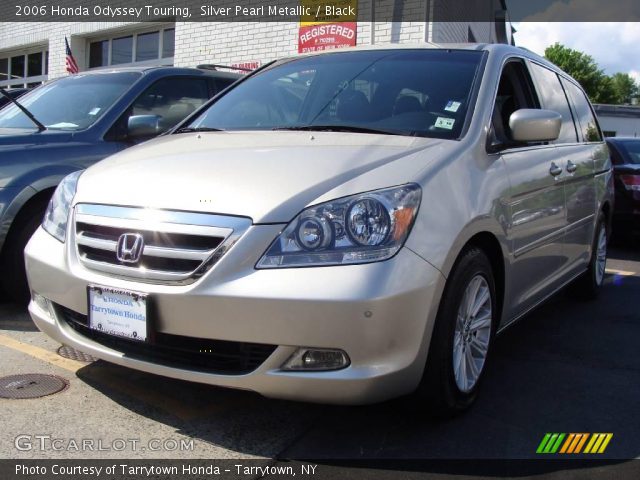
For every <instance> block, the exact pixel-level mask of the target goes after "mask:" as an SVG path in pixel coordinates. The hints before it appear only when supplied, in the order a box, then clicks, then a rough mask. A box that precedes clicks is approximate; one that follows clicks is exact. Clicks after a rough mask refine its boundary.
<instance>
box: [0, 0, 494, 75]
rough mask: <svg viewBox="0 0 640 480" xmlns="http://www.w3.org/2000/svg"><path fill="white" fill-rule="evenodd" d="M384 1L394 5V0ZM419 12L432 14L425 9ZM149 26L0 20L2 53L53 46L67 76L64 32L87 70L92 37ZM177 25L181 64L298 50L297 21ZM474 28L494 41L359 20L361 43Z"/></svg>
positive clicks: (56, 64)
mask: <svg viewBox="0 0 640 480" xmlns="http://www.w3.org/2000/svg"><path fill="white" fill-rule="evenodd" d="M380 1H381V2H384V1H387V2H391V3H390V4H392V2H393V1H394V0H380ZM367 2H370V0H361V1H360V6H359V8H370V4H367ZM420 4H421V0H415V2H411V1H407V2H404V3H403V7H402V8H403V9H408V10H411V11H412V12H413V13H416V14H417V13H419V12H422V10H424V6H421V5H420ZM368 5H369V6H368ZM376 5H378V4H376ZM412 9H413V10H412ZM420 9H422V10H420ZM408 10H407V11H408ZM414 10H415V12H414ZM400 13H404V12H400ZM420 14H421V15H422V14H424V18H426V17H427V11H426V10H425V11H424V12H422V13H420ZM163 25H166V24H163ZM150 27H153V24H149V23H121V22H91V23H80V22H75V23H62V22H59V23H36V22H33V23H31V22H25V23H17V22H16V23H13V22H5V23H0V57H4V56H10V55H12V54H19V53H23V54H24V53H25V51H26V49H27V48H30V47H44V48H48V50H49V78H55V77H58V76H62V75H66V71H65V48H64V37H65V36H66V37H68V38H69V42H70V46H71V49H72V51H73V53H74V56H75V58H76V60H77V62H78V64H79V66H80V69H81V70H84V69H86V68H87V52H86V49H87V47H88V39H89V38H91V37H96V36H99V35H110V34H112V33H115V32H122V33H125V32H134V31H136V30H140V29H145V28H150ZM175 28H176V44H175V57H174V64H175V65H176V66H195V65H198V64H200V63H223V64H230V63H239V62H249V61H259V62H261V63H265V62H267V61H269V60H272V59H274V58H278V57H282V56H288V55H294V54H296V53H297V51H298V37H297V34H298V23H297V22H219V23H213V22H208V23H204V22H176V24H175ZM469 28H470V29H471V30H472V31H473V34H474V35H475V37H476V39H477V40H478V41H480V42H482V41H495V32H494V30H495V29H494V27H493V24H492V23H468V22H466V23H465V22H457V23H453V22H451V23H442V22H435V23H428V22H374V23H372V22H359V23H358V33H357V35H358V36H357V43H358V44H359V45H369V44H372V43H374V44H384V43H407V42H424V41H433V42H465V41H467V35H468V29H469Z"/></svg>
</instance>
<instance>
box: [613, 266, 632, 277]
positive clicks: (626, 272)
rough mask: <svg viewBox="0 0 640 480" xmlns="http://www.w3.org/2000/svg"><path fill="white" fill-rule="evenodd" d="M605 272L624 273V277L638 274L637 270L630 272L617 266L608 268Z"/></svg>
mask: <svg viewBox="0 0 640 480" xmlns="http://www.w3.org/2000/svg"><path fill="white" fill-rule="evenodd" d="M605 272H606V273H612V274H614V275H622V276H623V277H631V276H633V275H637V273H636V272H628V271H626V270H617V269H615V268H607V269H606V270H605Z"/></svg>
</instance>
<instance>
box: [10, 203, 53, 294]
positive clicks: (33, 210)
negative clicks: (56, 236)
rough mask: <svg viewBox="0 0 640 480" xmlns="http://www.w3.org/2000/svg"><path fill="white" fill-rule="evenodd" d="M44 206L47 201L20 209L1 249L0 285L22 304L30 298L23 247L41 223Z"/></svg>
mask: <svg viewBox="0 0 640 480" xmlns="http://www.w3.org/2000/svg"><path fill="white" fill-rule="evenodd" d="M46 207H47V202H44V201H39V202H37V203H35V204H33V205H30V206H28V207H27V208H26V209H25V210H24V211H22V212H21V213H20V215H19V217H18V218H16V220H15V223H14V225H13V226H12V227H11V230H10V231H9V235H8V236H7V239H6V241H5V244H4V248H3V249H2V256H1V258H0V271H1V272H2V274H1V275H0V286H1V287H2V290H4V292H5V293H6V294H7V296H8V297H9V299H10V300H13V301H14V302H16V303H19V304H22V305H26V304H27V303H28V302H29V298H30V294H29V285H28V284H27V273H26V271H25V265H24V247H26V246H27V242H29V239H30V238H31V236H32V235H33V234H34V232H35V231H36V230H37V229H38V226H39V225H40V224H41V223H42V217H43V216H44V212H45V209H46Z"/></svg>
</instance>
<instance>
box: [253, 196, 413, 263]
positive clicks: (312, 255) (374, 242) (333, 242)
mask: <svg viewBox="0 0 640 480" xmlns="http://www.w3.org/2000/svg"><path fill="white" fill-rule="evenodd" d="M421 196H422V191H421V190H420V187H419V186H418V185H415V184H409V185H404V186H401V187H393V188H386V189H384V190H376V191H374V192H367V193H363V194H360V195H354V196H351V197H344V198H339V199H337V200H334V201H331V202H326V203H322V204H320V205H316V206H314V207H310V208H307V209H306V210H304V211H303V212H301V213H300V214H299V215H298V216H297V217H296V218H295V219H294V220H293V221H292V222H291V223H289V225H287V227H286V228H285V229H284V231H283V232H282V233H281V234H280V235H279V236H278V238H277V239H276V240H275V241H274V242H273V243H272V244H271V246H270V247H269V249H268V250H267V252H266V253H265V254H264V255H263V257H262V258H261V259H260V261H259V262H258V263H257V265H256V268H287V267H310V266H319V265H324V266H326V265H345V264H350V263H368V262H377V261H381V260H386V259H388V258H391V257H392V256H393V255H395V254H396V252H397V251H398V250H400V248H401V247H402V245H403V244H404V242H405V240H406V239H407V235H409V231H410V230H411V227H412V226H413V222H414V220H415V218H416V213H417V212H418V207H419V206H420V198H421Z"/></svg>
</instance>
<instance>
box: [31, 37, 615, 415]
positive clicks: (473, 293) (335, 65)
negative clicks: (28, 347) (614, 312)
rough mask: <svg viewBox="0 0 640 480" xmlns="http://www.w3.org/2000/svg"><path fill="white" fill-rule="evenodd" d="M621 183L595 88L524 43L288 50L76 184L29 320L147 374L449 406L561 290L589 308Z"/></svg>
mask: <svg viewBox="0 0 640 480" xmlns="http://www.w3.org/2000/svg"><path fill="white" fill-rule="evenodd" d="M612 189H613V184H612V172H611V165H610V159H609V154H608V151H607V147H606V145H605V144H604V143H603V141H602V134H601V132H600V129H599V127H598V124H597V121H596V119H595V117H594V115H593V111H592V109H591V106H590V104H589V102H588V100H587V98H586V96H585V94H584V92H583V91H582V89H581V88H580V87H579V86H578V84H577V83H576V82H575V81H574V80H572V79H571V78H570V77H568V76H567V75H566V74H564V73H563V72H562V71H560V70H558V69H557V68H556V67H554V66H553V65H551V64H549V63H547V62H546V61H545V60H543V59H542V58H540V57H538V56H536V55H534V54H532V53H529V52H527V51H525V50H521V49H518V48H515V47H510V46H505V45H464V46H456V45H447V46H434V45H420V46H413V47H401V48H400V47H395V46H394V47H388V46H387V47H385V48H374V49H355V50H342V51H332V52H326V53H321V54H312V55H307V56H300V57H296V58H288V59H284V60H280V61H277V62H274V63H272V64H269V65H267V66H266V67H265V68H262V69H261V70H259V71H257V72H255V73H253V74H251V75H249V76H247V78H246V79H244V80H243V81H241V82H238V83H237V84H236V85H235V86H233V87H232V88H231V89H230V90H227V92H226V93H224V94H223V95H222V96H219V97H217V98H214V99H213V100H212V101H210V102H209V103H208V104H206V105H205V106H204V107H203V108H201V109H200V110H198V111H197V112H196V113H195V114H193V115H192V116H191V117H189V118H188V119H187V120H185V121H184V122H183V123H182V124H181V125H178V127H176V129H174V130H173V131H172V133H171V134H169V135H165V136H163V137H160V138H157V139H155V140H152V141H150V142H148V143H145V144H142V145H139V146H136V147H133V148H131V149H128V150H126V151H123V152H121V153H118V154H116V155H113V156H111V157H109V158H108V159H107V160H104V161H102V162H100V163H98V164H96V165H94V166H92V167H90V168H89V169H88V170H86V171H85V172H84V173H75V174H72V175H69V176H68V177H66V178H65V180H64V181H63V182H62V184H61V185H60V186H59V187H58V189H57V191H56V193H55V195H54V197H53V199H52V201H51V203H50V205H49V208H48V210H47V213H46V215H45V218H44V221H43V224H42V227H41V228H39V229H38V230H37V232H36V233H35V235H34V236H33V237H32V238H31V241H30V242H29V244H28V246H27V248H26V263H27V272H28V278H29V284H30V288H31V292H32V301H31V303H30V306H29V310H30V312H31V315H32V317H33V319H34V320H35V322H36V324H37V325H38V327H39V328H40V329H41V330H42V331H44V332H45V333H47V334H48V335H50V336H51V337H53V338H54V339H56V340H58V341H60V342H62V343H65V344H68V345H71V346H73V347H75V348H78V349H80V350H82V351H84V352H87V353H89V354H91V355H93V356H95V357H98V358H101V359H104V360H108V361H110V362H113V363H117V364H120V365H124V366H127V367H131V368H135V369H139V370H144V371H146V372H151V373H156V374H160V375H166V376H169V377H175V378H180V379H184V380H191V381H195V382H202V383H208V384H214V385H221V386H226V387H233V388H242V389H249V390H254V391H256V392H259V393H261V394H263V395H265V396H268V397H278V398H287V399H295V400H305V401H314V402H327V403H370V402H376V401H382V400H385V399H388V398H391V397H395V396H399V395H403V394H407V393H410V392H415V395H416V397H415V398H417V399H418V400H419V401H421V402H423V404H424V405H425V409H426V410H428V411H430V412H442V413H453V412H455V411H459V410H462V409H464V408H466V407H467V406H469V405H470V404H471V402H472V401H473V400H474V398H475V397H476V395H477V392H478V387H479V384H480V380H481V378H482V373H483V370H485V368H484V367H485V363H486V360H487V358H488V354H489V352H490V350H491V346H492V342H493V337H494V334H495V333H496V332H498V331H500V330H501V329H503V328H505V327H506V326H507V325H509V324H510V323H511V322H513V321H515V320H516V319H518V318H519V317H521V316H522V315H524V314H525V313H527V312H528V311H529V310H531V309H532V308H534V307H535V306H536V305H538V304H539V303H541V302H542V301H543V300H545V299H546V298H547V297H549V296H550V295H551V294H553V293H555V292H557V291H558V290H559V289H560V288H561V287H563V286H565V285H567V284H568V283H570V282H574V285H573V286H572V288H575V289H576V291H577V292H579V293H581V294H582V295H583V296H594V295H595V294H596V292H597V290H598V288H599V287H600V286H601V285H602V283H603V279H604V269H605V264H606V255H607V231H608V224H609V219H610V216H611V211H612V208H613V204H612V202H613V196H612V191H613V190H612ZM419 404H420V402H419Z"/></svg>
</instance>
